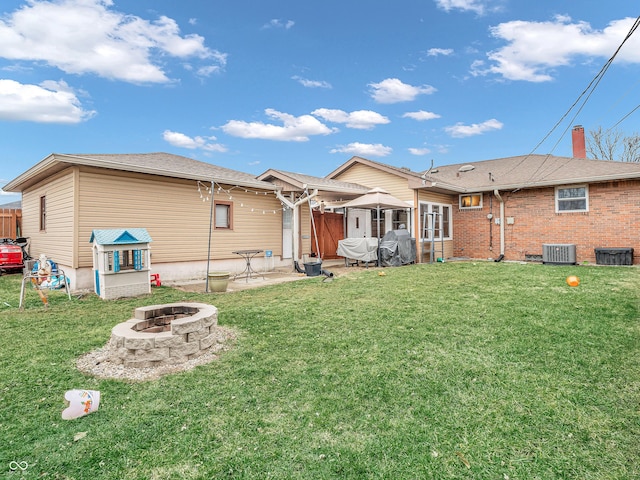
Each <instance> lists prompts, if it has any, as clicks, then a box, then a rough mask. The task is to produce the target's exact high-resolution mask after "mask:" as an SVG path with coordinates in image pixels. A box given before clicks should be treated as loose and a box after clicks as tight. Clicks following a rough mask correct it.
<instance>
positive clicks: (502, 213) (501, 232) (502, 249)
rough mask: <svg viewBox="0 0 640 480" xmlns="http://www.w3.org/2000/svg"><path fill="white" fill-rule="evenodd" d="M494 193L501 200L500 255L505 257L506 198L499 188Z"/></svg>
mask: <svg viewBox="0 0 640 480" xmlns="http://www.w3.org/2000/svg"><path fill="white" fill-rule="evenodd" d="M493 194H494V195H495V196H496V198H497V199H498V201H499V202H500V255H502V256H503V257H504V200H503V199H502V197H501V196H500V192H499V191H498V190H494V191H493Z"/></svg>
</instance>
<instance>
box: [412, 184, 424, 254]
mask: <svg viewBox="0 0 640 480" xmlns="http://www.w3.org/2000/svg"><path fill="white" fill-rule="evenodd" d="M419 198H420V194H419V192H418V189H417V188H414V189H413V230H414V232H415V239H416V256H417V257H418V259H417V262H416V263H422V248H421V247H422V242H421V241H420V235H421V232H420V203H419Z"/></svg>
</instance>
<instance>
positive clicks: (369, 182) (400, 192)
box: [334, 164, 413, 202]
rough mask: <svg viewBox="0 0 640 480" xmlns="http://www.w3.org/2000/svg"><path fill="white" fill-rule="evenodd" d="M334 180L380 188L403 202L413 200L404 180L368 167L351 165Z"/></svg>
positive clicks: (411, 192) (411, 191)
mask: <svg viewBox="0 0 640 480" xmlns="http://www.w3.org/2000/svg"><path fill="white" fill-rule="evenodd" d="M334 180H340V181H342V182H351V183H357V184H359V185H364V186H367V187H369V188H375V187H380V188H382V189H384V190H386V191H387V192H389V193H390V194H391V195H393V196H394V197H396V198H398V199H400V200H404V201H405V202H410V201H412V200H413V190H410V189H409V187H408V182H407V179H406V178H402V177H400V176H396V175H392V174H390V173H387V172H383V171H382V170H379V169H377V168H372V167H370V166H368V165H361V164H356V165H353V166H352V167H351V168H349V169H348V170H346V171H345V172H343V173H341V174H340V175H339V176H337V177H336V178H335V179H334Z"/></svg>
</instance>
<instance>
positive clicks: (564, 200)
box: [556, 185, 589, 213]
mask: <svg viewBox="0 0 640 480" xmlns="http://www.w3.org/2000/svg"><path fill="white" fill-rule="evenodd" d="M588 211H589V188H588V187H587V185H575V186H571V187H557V188H556V213H563V212H588Z"/></svg>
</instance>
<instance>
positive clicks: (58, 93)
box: [0, 80, 96, 123]
mask: <svg viewBox="0 0 640 480" xmlns="http://www.w3.org/2000/svg"><path fill="white" fill-rule="evenodd" d="M95 113H96V112H95V111H93V110H85V109H84V108H83V107H82V105H81V103H80V100H78V97H77V96H76V94H75V92H74V91H73V90H72V89H71V88H70V87H69V85H67V84H66V83H65V82H63V81H60V82H54V81H51V80H49V81H46V82H43V83H42V84H41V85H28V84H22V83H18V82H16V81H14V80H0V120H11V121H27V122H36V123H80V122H82V121H84V120H88V119H89V118H91V117H93V116H94V115H95Z"/></svg>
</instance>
